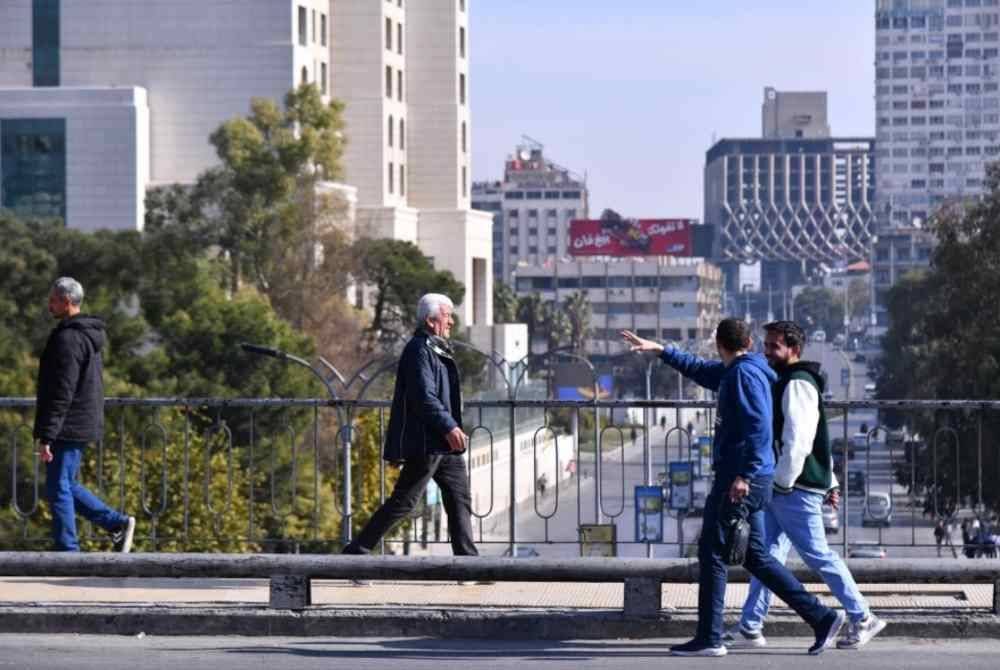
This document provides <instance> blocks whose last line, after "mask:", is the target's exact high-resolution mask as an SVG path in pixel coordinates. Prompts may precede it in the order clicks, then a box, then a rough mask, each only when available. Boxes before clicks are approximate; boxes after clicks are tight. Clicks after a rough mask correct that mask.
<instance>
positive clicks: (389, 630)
mask: <svg viewBox="0 0 1000 670" xmlns="http://www.w3.org/2000/svg"><path fill="white" fill-rule="evenodd" d="M807 588H809V589H810V590H811V591H814V592H816V593H817V595H819V596H820V598H821V600H823V601H824V602H826V603H827V604H829V605H831V606H835V605H836V601H835V600H834V599H833V598H831V597H830V596H829V593H828V591H827V590H826V587H825V586H824V585H822V584H814V585H807ZM746 589H747V585H746V584H732V585H730V587H729V589H728V590H727V593H726V607H727V618H728V619H730V620H735V618H736V617H737V616H738V614H737V610H736V608H738V607H739V606H740V605H741V604H742V601H743V598H744V596H745V595H746ZM862 589H863V591H864V593H865V595H866V596H868V598H869V601H870V602H871V605H872V608H873V609H874V610H876V611H877V612H878V613H879V614H880V615H881V616H883V617H884V618H886V619H887V620H888V621H890V622H891V625H890V627H889V628H888V629H887V631H886V633H885V634H886V635H893V636H917V637H930V638H942V639H943V638H954V637H985V638H1000V618H998V617H996V616H994V615H992V614H991V613H990V612H989V608H990V607H991V605H992V585H982V584H973V585H953V584H918V585H901V584H887V585H879V584H865V585H862ZM623 590H624V589H623V585H622V584H586V583H577V582H573V583H518V582H501V583H496V584H490V585H474V586H462V585H459V584H457V583H455V582H413V581H392V582H390V581H383V582H375V583H374V584H372V585H371V586H364V587H359V586H354V585H352V584H350V583H349V582H345V581H330V580H315V581H314V582H313V589H312V591H313V606H312V607H311V608H309V609H308V610H305V611H301V612H291V611H287V610H272V609H269V608H268V606H267V601H268V582H267V581H266V580H256V579H242V580H241V579H234V580H221V579H95V578H44V579H39V578H13V577H7V578H0V633H23V632H47V633H92V634H137V633H139V632H144V633H147V634H158V635H199V634H202V635H205V634H207V635H222V634H235V635H322V636H332V637H344V636H352V635H377V636H400V635H403V636H412V635H417V636H419V635H426V636H431V637H440V636H447V637H466V638H492V639H501V638H502V639H508V638H527V639H582V638H592V639H593V638H598V639H607V638H616V637H628V638H646V637H664V636H667V637H670V636H675V637H684V636H685V635H689V634H690V633H691V631H692V630H693V627H694V623H695V620H696V612H695V603H696V596H697V586H696V585H693V584H690V585H689V584H664V585H663V608H664V609H663V612H662V613H661V615H660V616H659V617H647V618H642V617H626V616H625V615H624V613H623V612H622V609H621V608H622V607H623ZM767 631H768V635H771V636H790V635H791V636H803V635H808V634H809V630H808V628H807V627H806V626H805V624H803V623H802V622H801V621H800V620H799V619H798V618H797V617H795V616H794V614H793V613H791V612H790V611H789V610H788V609H787V608H784V607H776V608H775V610H774V615H773V616H772V619H771V620H770V621H769V622H768V627H767Z"/></svg>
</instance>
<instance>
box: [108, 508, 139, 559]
mask: <svg viewBox="0 0 1000 670" xmlns="http://www.w3.org/2000/svg"><path fill="white" fill-rule="evenodd" d="M134 536H135V517H134V516H130V517H128V519H127V520H126V521H125V523H123V524H122V525H120V526H118V528H116V529H114V530H113V531H111V544H112V546H113V547H114V550H115V551H117V552H119V553H121V554H127V553H128V552H130V551H132V538H133V537H134Z"/></svg>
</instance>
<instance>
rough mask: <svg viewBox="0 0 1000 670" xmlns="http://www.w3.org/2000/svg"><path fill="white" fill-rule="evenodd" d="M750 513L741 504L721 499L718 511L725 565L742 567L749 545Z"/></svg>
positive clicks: (743, 504) (744, 505) (726, 498)
mask: <svg viewBox="0 0 1000 670" xmlns="http://www.w3.org/2000/svg"><path fill="white" fill-rule="evenodd" d="M748 516H750V512H749V510H748V509H747V506H746V504H745V503H743V502H738V503H733V502H730V501H729V499H728V497H725V498H723V500H722V504H721V505H720V509H719V526H720V530H721V531H722V551H721V554H722V560H723V562H725V564H726V565H743V562H744V561H746V559H747V547H748V546H749V545H750V522H749V521H748V520H747V517H748Z"/></svg>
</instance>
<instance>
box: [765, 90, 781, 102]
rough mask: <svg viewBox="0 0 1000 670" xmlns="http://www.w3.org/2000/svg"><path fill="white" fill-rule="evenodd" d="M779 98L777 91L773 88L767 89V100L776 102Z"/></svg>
mask: <svg viewBox="0 0 1000 670" xmlns="http://www.w3.org/2000/svg"><path fill="white" fill-rule="evenodd" d="M777 97H778V94H777V93H776V92H775V90H774V89H773V88H769V89H767V99H768V100H774V99H775V98H777Z"/></svg>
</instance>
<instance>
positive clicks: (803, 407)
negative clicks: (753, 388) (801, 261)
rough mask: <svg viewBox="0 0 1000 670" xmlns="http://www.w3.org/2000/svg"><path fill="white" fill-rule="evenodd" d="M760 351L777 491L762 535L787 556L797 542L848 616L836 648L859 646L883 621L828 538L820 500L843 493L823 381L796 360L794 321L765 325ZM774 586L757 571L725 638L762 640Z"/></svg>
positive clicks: (730, 641)
mask: <svg viewBox="0 0 1000 670" xmlns="http://www.w3.org/2000/svg"><path fill="white" fill-rule="evenodd" d="M764 331H765V333H766V337H765V339H764V355H765V356H766V357H767V361H768V363H769V364H770V365H771V367H772V368H773V369H774V371H775V372H777V373H778V381H777V382H776V383H775V385H774V388H773V397H774V410H773V416H774V438H775V443H776V444H775V446H776V451H777V453H778V460H777V465H776V467H775V473H774V496H773V497H772V498H771V503H770V505H769V506H768V508H767V510H766V512H765V528H766V542H767V544H768V547H769V550H770V552H771V555H772V556H773V557H774V558H775V559H777V560H778V561H780V562H781V563H784V562H785V560H786V559H787V558H788V551H789V549H790V548H791V547H792V546H794V547H795V550H796V551H797V552H798V553H799V555H800V556H801V557H802V560H803V561H804V562H805V563H806V565H808V566H809V567H810V568H812V570H813V571H814V572H816V573H817V574H819V575H820V576H821V577H822V578H823V581H825V582H826V584H827V586H829V587H830V592H831V593H832V594H833V595H834V596H835V597H836V598H837V600H839V601H840V602H841V604H842V605H843V606H844V610H845V611H846V612H847V615H848V617H849V618H850V625H849V626H848V628H847V633H846V634H845V635H844V636H843V637H842V638H841V639H840V640H838V642H837V647H838V648H840V649H858V648H860V647H862V646H864V645H865V644H867V643H868V641H869V640H871V639H872V638H873V637H875V636H876V635H877V634H878V633H879V632H880V631H881V630H882V629H883V628H885V621H883V620H882V619H879V618H878V617H877V616H875V615H874V614H872V613H871V611H870V610H869V608H868V603H867V602H866V601H865V599H864V597H863V596H862V595H861V592H860V591H859V590H858V586H857V584H856V583H855V582H854V578H853V577H852V576H851V573H850V571H849V570H848V569H847V566H846V565H845V564H844V561H843V560H841V558H840V556H838V555H837V553H836V552H834V551H833V550H832V549H830V547H829V545H828V544H827V542H826V530H825V529H824V527H823V502H824V500H829V501H830V503H831V504H832V505H833V506H834V508H836V507H837V505H838V504H839V501H840V494H839V491H838V489H837V478H836V476H835V475H834V473H833V457H832V453H831V449H830V438H829V434H828V432H827V424H826V415H825V412H824V409H823V400H822V398H823V390H824V386H825V381H824V380H823V378H822V377H821V376H820V366H819V363H812V362H808V361H802V360H800V357H801V355H802V350H803V348H804V347H805V342H806V339H805V333H804V332H803V331H802V328H800V327H799V326H798V325H797V324H795V323H794V322H792V321H776V322H774V323H769V324H767V325H766V326H764ZM770 604H771V592H770V591H769V590H768V589H767V588H766V587H765V586H764V585H763V584H761V583H760V582H759V581H758V580H757V579H754V580H753V581H751V583H750V592H749V594H748V595H747V600H746V602H745V603H744V605H743V614H742V617H741V618H740V623H739V625H738V626H736V627H734V628H732V629H731V630H729V631H728V632H727V633H726V635H725V636H724V638H723V641H724V642H725V643H726V645H727V646H731V647H734V648H739V647H743V648H746V647H763V646H764V645H766V644H767V641H766V640H765V638H764V635H763V633H762V629H763V626H764V619H765V618H766V617H767V611H768V608H769V607H770Z"/></svg>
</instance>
